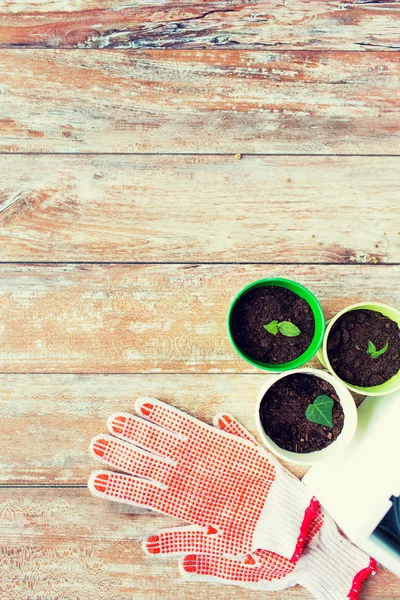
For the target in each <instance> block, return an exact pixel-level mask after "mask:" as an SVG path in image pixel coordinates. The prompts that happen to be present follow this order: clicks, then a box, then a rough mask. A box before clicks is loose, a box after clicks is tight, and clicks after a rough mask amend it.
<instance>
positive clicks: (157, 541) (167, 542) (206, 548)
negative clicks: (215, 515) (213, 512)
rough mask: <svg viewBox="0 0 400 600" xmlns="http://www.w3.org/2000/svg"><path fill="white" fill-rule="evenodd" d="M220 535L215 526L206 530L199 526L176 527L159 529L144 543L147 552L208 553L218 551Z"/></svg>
mask: <svg viewBox="0 0 400 600" xmlns="http://www.w3.org/2000/svg"><path fill="white" fill-rule="evenodd" d="M217 546H218V535H217V531H216V529H215V528H213V527H208V528H207V529H206V530H204V529H200V528H199V527H175V528H172V529H163V530H161V531H157V532H156V533H155V534H154V535H151V536H150V537H148V538H147V539H146V540H145V541H144V543H143V547H144V551H145V552H146V553H147V554H161V555H162V554H168V555H176V554H180V555H182V554H188V553H192V552H193V553H199V554H201V553H207V554H212V553H214V554H215V552H217V551H218V548H217Z"/></svg>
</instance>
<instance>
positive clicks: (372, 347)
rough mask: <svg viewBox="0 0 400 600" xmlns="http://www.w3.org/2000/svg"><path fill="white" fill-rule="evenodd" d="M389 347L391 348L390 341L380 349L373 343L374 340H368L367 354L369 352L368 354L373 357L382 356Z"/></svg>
mask: <svg viewBox="0 0 400 600" xmlns="http://www.w3.org/2000/svg"><path fill="white" fill-rule="evenodd" d="M388 348H389V344H388V342H386V344H385V345H384V346H383V348H381V349H380V350H377V349H376V346H375V344H373V343H372V342H368V349H367V351H366V354H368V356H370V357H371V358H379V356H381V354H385V352H386V350H387V349H388Z"/></svg>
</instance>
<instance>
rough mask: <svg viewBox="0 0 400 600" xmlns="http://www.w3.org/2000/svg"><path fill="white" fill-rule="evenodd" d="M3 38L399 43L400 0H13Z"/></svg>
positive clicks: (31, 43) (79, 42) (35, 42)
mask: <svg viewBox="0 0 400 600" xmlns="http://www.w3.org/2000/svg"><path fill="white" fill-rule="evenodd" d="M0 10H1V12H0V45H1V46H3V47H23V46H25V47H35V48H38V47H42V48H43V47H44V48H135V49H138V48H216V47H221V46H222V47H232V48H236V49H237V48H239V49H240V48H252V49H254V48H260V47H261V48H262V47H264V46H271V47H273V48H287V47H292V48H298V49H307V48H312V49H333V48H335V49H340V50H344V49H350V50H353V49H355V50H379V49H381V50H382V49H387V50H398V49H399V48H400V33H399V27H398V19H399V3H398V2H397V0H387V1H386V2H382V1H380V0H375V1H374V0H370V1H367V2H363V1H357V0H313V1H311V2H310V1H307V0H297V1H296V2H292V3H287V2H281V3H278V2H276V0H253V1H252V2H251V3H248V2H243V1H242V0H231V1H230V2H229V3H228V2H226V1H215V0H214V1H210V0H208V1H207V3H204V2H200V1H199V0H187V1H185V2H180V3H179V4H177V3H176V2H172V1H167V0H164V1H161V2H160V1H159V2H149V1H131V2H129V4H128V5H125V4H122V6H118V3H115V0H102V2H101V3H99V2H98V1H97V0H81V1H80V2H79V3H77V2H76V1H74V0H41V1H40V2H37V1H29V0H24V1H22V2H21V0H6V2H5V3H3V4H2V8H1V9H0Z"/></svg>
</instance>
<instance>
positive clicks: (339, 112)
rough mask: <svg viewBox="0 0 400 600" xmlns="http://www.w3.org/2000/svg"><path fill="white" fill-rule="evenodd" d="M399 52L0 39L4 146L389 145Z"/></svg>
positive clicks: (272, 148)
mask: <svg viewBox="0 0 400 600" xmlns="http://www.w3.org/2000/svg"><path fill="white" fill-rule="evenodd" d="M399 77H400V55H399V54H397V53H380V52H373V53H370V54H367V53H360V52H332V53H329V52H304V51H300V52H298V51H297V52H296V51H295V52H291V51H285V52H284V51H280V52H276V51H275V52H265V51H260V52H252V51H248V52H247V51H233V50H220V51H213V50H209V51H174V50H171V51H166V50H165V51H162V50H161V51H159V50H152V51H140V52H136V53H134V54H132V53H131V52H129V51H118V50H116V51H113V50H110V51H109V52H96V51H90V52H88V51H85V50H76V51H73V52H71V51H69V50H59V51H54V52H49V50H26V51H21V50H1V51H0V101H1V107H2V108H1V120H0V150H1V151H4V152H17V151H27V152H78V151H79V152H96V153H99V152H127V153H135V152H176V153H184V152H193V153H198V152H203V153H204V152H206V153H212V152H214V153H229V154H235V153H236V152H242V153H272V154H273V153H283V154H287V153H290V154H304V153H309V154H342V153H345V154H364V155H365V154H393V153H398V151H399V148H400V118H399V100H400V87H399V85H398V83H399Z"/></svg>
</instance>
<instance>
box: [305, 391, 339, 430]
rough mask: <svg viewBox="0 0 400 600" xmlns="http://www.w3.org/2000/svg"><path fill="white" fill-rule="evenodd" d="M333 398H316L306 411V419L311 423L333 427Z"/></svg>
mask: <svg viewBox="0 0 400 600" xmlns="http://www.w3.org/2000/svg"><path fill="white" fill-rule="evenodd" d="M333 402H334V400H333V398H331V397H330V396H326V395H323V396H317V398H315V400H314V402H313V403H312V404H309V405H308V406H307V409H306V419H307V420H308V421H310V422H311V423H317V424H318V425H325V426H327V427H331V428H332V427H333V421H332V409H333Z"/></svg>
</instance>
